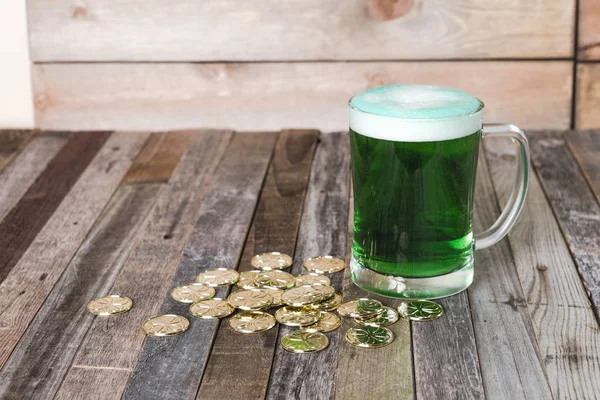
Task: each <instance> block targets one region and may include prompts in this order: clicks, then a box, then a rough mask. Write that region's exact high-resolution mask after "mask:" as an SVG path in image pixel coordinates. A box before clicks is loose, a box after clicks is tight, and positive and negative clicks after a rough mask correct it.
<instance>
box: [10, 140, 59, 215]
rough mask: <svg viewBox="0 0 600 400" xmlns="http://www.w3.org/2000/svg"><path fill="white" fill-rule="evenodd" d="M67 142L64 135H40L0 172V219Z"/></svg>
mask: <svg viewBox="0 0 600 400" xmlns="http://www.w3.org/2000/svg"><path fill="white" fill-rule="evenodd" d="M66 142H67V138H66V137H61V136H57V135H48V134H46V135H40V136H37V137H35V138H33V140H32V141H31V143H30V144H29V146H27V147H26V148H25V149H24V150H23V152H22V153H21V154H19V155H18V156H17V157H16V158H15V160H14V162H12V163H11V164H10V165H8V166H7V167H6V169H5V170H4V171H2V173H1V174H0V220H2V219H3V218H4V217H5V216H6V214H8V212H9V211H10V210H11V209H12V208H13V206H14V205H15V204H17V202H18V201H19V199H20V198H21V197H22V196H23V195H24V194H25V192H26V191H27V189H28V188H29V186H31V184H33V182H34V181H35V180H36V178H37V177H38V176H39V175H40V174H41V173H42V171H43V170H44V169H45V168H46V166H47V165H48V163H49V162H50V160H52V159H53V158H54V156H55V155H56V154H57V153H58V152H59V151H60V149H61V148H62V147H63V146H64V145H65V143H66Z"/></svg>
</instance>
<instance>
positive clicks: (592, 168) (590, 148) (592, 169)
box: [565, 131, 600, 202]
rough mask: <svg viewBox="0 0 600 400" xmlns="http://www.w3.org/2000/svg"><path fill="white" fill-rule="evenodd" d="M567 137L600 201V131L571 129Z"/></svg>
mask: <svg viewBox="0 0 600 400" xmlns="http://www.w3.org/2000/svg"><path fill="white" fill-rule="evenodd" d="M565 138H566V139H567V144H568V145H569V149H570V150H571V152H572V153H573V155H574V156H575V158H576V159H577V162H578V163H579V166H580V167H581V170H582V171H583V174H584V175H585V178H586V179H587V181H588V183H589V185H590V187H591V188H592V190H593V191H594V194H595V195H596V199H598V201H599V202H600V162H599V160H600V131H570V132H568V133H566V134H565Z"/></svg>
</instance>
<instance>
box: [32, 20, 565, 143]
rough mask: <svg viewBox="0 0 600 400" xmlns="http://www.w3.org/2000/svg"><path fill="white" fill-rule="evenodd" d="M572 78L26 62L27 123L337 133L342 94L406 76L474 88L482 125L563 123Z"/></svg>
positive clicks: (383, 65)
mask: <svg viewBox="0 0 600 400" xmlns="http://www.w3.org/2000/svg"><path fill="white" fill-rule="evenodd" d="M195 23H197V22H195ZM511 26H512V24H511ZM536 35H538V33H536ZM412 36H414V34H411V37H412ZM196 46H197V44H196ZM396 46H397V44H396ZM171 47H172V46H171ZM572 75H573V65H572V63H571V62H567V61H520V62H513V61H485V62H484V61H482V62H472V61H461V62H426V63H423V62H339V63H338V62H326V63H324V62H315V63H246V64H189V63H187V64H179V63H143V64H104V63H103V64H98V63H96V64H38V65H34V67H33V79H34V91H35V96H36V99H37V101H36V125H37V126H39V127H41V128H44V129H103V128H108V129H115V128H117V129H151V130H156V129H181V128H186V127H189V126H205V127H216V128H220V127H221V128H222V127H229V128H232V129H237V130H252V129H259V130H266V131H268V130H280V129H281V128H282V127H298V128H310V129H320V130H321V131H324V132H330V131H336V130H346V129H348V115H347V114H348V110H347V103H348V99H349V98H350V97H352V96H353V95H355V94H356V93H358V92H360V91H363V90H365V89H367V88H369V87H373V86H378V85H383V84H392V83H397V82H407V79H408V80H409V81H410V82H414V83H428V84H432V85H443V86H451V87H457V88H459V89H463V90H466V91H468V92H471V93H473V94H474V95H476V96H477V97H479V98H481V99H482V100H483V101H484V102H485V104H486V106H487V107H486V122H511V123H514V124H517V125H519V126H521V127H523V128H528V127H536V128H547V129H568V128H569V127H570V124H571V91H572V87H573V84H572ZM248 82H252V84H249V83H248ZM548 82H552V84H551V85H549V84H548ZM498 88H502V90H498ZM165 93H168V95H165ZM148 109H152V110H156V112H151V113H149V112H148ZM232 110H235V112H234V111H232Z"/></svg>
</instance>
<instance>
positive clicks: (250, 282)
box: [236, 270, 262, 289]
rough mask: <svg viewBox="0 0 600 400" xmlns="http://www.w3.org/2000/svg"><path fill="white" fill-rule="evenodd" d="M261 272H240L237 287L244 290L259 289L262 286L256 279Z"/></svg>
mask: <svg viewBox="0 0 600 400" xmlns="http://www.w3.org/2000/svg"><path fill="white" fill-rule="evenodd" d="M261 272H262V271H260V270H253V271H244V272H240V277H239V279H238V281H237V283H236V285H237V286H239V287H241V288H244V289H259V288H260V287H261V285H260V283H258V282H257V281H256V277H257V276H258V274H259V273H261Z"/></svg>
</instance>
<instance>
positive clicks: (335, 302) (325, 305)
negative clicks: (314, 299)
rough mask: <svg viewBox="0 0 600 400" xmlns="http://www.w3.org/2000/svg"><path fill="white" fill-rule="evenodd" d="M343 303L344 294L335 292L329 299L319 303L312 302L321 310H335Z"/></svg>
mask: <svg viewBox="0 0 600 400" xmlns="http://www.w3.org/2000/svg"><path fill="white" fill-rule="evenodd" d="M341 304H342V295H341V294H339V293H337V292H336V293H334V294H333V297H332V298H330V299H329V300H325V301H321V302H319V303H313V304H311V306H312V307H314V308H316V309H317V310H321V311H333V310H335V309H337V308H338V307H339V306H340V305H341Z"/></svg>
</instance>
